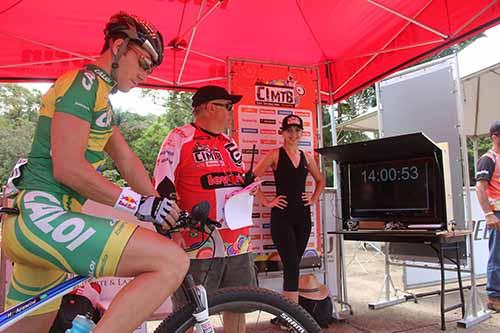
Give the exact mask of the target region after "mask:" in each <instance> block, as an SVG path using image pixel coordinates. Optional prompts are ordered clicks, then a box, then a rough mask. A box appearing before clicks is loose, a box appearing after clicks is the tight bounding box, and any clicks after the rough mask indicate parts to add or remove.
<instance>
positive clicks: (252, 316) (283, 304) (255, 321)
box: [155, 287, 321, 333]
mask: <svg viewBox="0 0 500 333" xmlns="http://www.w3.org/2000/svg"><path fill="white" fill-rule="evenodd" d="M208 304H209V309H208V312H209V315H210V322H211V324H212V326H213V327H214V328H215V329H216V331H217V332H224V328H223V324H224V323H223V316H222V313H223V312H225V311H227V312H233V313H234V312H235V313H241V314H243V315H244V316H245V323H246V326H245V327H246V332H283V328H285V329H286V330H287V331H288V332H300V333H319V332H321V328H320V327H319V325H318V324H317V323H316V321H315V320H314V319H313V318H312V317H311V315H310V314H309V313H308V312H307V311H306V310H304V309H303V308H302V307H300V306H299V305H298V304H296V303H293V302H292V301H290V300H288V299H286V298H284V297H283V296H281V295H280V294H278V293H276V292H274V291H271V290H267V289H261V288H252V287H237V288H224V289H220V290H218V291H217V292H215V293H213V294H211V295H209V296H208ZM192 313H193V305H192V304H188V305H186V306H184V307H183V308H182V309H180V310H179V311H176V312H174V313H172V314H171V315H170V316H168V317H167V318H166V319H165V320H164V321H163V322H162V323H161V324H160V326H158V328H157V329H156V331H155V333H173V332H175V333H181V332H186V331H187V330H188V329H190V328H192V327H194V324H195V321H194V318H193V315H192ZM274 317H278V318H280V322H281V327H277V326H275V325H273V324H271V323H270V320H271V319H273V318H274ZM230 333H235V332H230Z"/></svg>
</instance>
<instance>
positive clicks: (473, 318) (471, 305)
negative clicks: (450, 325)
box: [457, 234, 491, 328]
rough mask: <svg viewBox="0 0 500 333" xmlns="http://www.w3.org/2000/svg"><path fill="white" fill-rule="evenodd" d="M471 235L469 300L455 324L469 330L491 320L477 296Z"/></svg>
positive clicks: (470, 238)
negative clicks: (461, 316) (463, 312)
mask: <svg viewBox="0 0 500 333" xmlns="http://www.w3.org/2000/svg"><path fill="white" fill-rule="evenodd" d="M473 241H474V239H473V237H472V234H471V235H469V239H468V242H467V243H468V244H469V253H470V266H471V268H470V269H471V274H470V283H471V288H470V292H469V299H468V302H467V303H466V305H465V314H464V316H463V318H462V319H461V320H459V321H458V322H457V326H458V327H462V328H469V327H472V326H474V325H477V324H479V323H480V322H483V321H485V320H488V319H490V318H491V312H489V311H488V310H486V309H485V306H484V304H483V302H482V301H481V299H480V298H479V297H478V296H477V284H476V269H475V267H474V246H473V245H472V244H473Z"/></svg>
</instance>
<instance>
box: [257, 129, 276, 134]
mask: <svg viewBox="0 0 500 333" xmlns="http://www.w3.org/2000/svg"><path fill="white" fill-rule="evenodd" d="M277 133H278V132H277V131H276V130H273V129H267V128H261V129H260V134H277Z"/></svg>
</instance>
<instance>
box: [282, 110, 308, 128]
mask: <svg viewBox="0 0 500 333" xmlns="http://www.w3.org/2000/svg"><path fill="white" fill-rule="evenodd" d="M291 126H297V127H298V128H300V129H302V130H303V129H304V122H303V121H302V118H300V117H299V116H296V115H293V114H290V115H288V116H286V117H285V118H283V121H282V122H281V130H282V131H286V130H287V129H288V128H289V127H291Z"/></svg>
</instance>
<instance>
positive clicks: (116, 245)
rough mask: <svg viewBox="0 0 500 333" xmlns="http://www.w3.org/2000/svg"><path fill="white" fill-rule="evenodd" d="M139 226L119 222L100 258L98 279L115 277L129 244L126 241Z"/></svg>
mask: <svg viewBox="0 0 500 333" xmlns="http://www.w3.org/2000/svg"><path fill="white" fill-rule="evenodd" d="M137 227H138V226H137V225H135V224H132V223H125V222H123V221H117V222H116V225H115V227H114V229H113V232H112V233H111V235H110V237H109V238H108V241H107V242H106V245H105V246H104V250H103V251H102V254H101V256H100V257H99V262H98V263H97V269H96V277H101V276H108V275H115V274H116V270H117V269H118V263H119V262H120V259H121V255H117V254H123V251H124V249H125V247H126V246H127V243H128V242H124V241H123V240H124V239H127V240H129V239H130V237H131V236H132V234H133V233H134V231H135V229H137Z"/></svg>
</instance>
